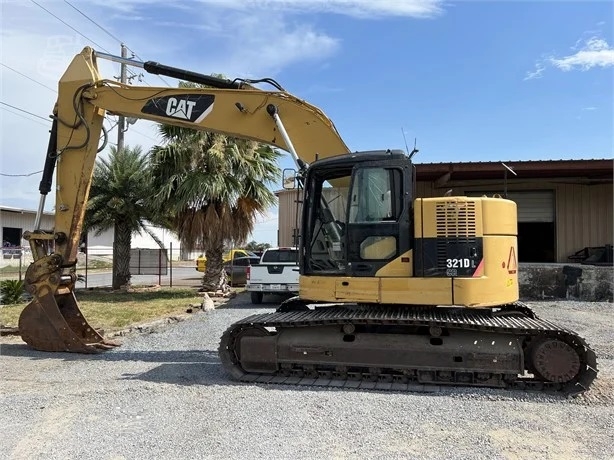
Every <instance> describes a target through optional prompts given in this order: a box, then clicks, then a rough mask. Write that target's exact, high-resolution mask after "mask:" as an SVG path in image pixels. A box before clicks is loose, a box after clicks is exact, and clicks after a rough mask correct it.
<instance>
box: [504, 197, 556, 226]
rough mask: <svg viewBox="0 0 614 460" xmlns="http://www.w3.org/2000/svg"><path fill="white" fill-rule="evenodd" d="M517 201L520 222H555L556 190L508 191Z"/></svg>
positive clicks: (510, 198)
mask: <svg viewBox="0 0 614 460" xmlns="http://www.w3.org/2000/svg"><path fill="white" fill-rule="evenodd" d="M507 198H508V199H509V200H513V201H515V202H516V207H517V209H518V222H554V192H553V191H550V190H548V191H539V192H508V194H507Z"/></svg>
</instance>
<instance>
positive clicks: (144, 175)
mask: <svg viewBox="0 0 614 460" xmlns="http://www.w3.org/2000/svg"><path fill="white" fill-rule="evenodd" d="M148 167H149V162H148V159H147V157H146V156H145V155H143V153H142V149H141V147H139V146H137V147H134V148H130V147H125V148H124V149H122V150H120V151H118V150H117V148H115V147H111V152H110V155H109V158H108V159H103V158H100V159H99V160H98V161H97V162H96V166H95V168H94V175H93V178H92V185H91V188H90V196H89V200H88V203H87V209H86V213H85V223H84V231H88V230H95V231H96V234H100V233H102V232H103V231H105V230H107V229H109V228H113V230H114V241H113V289H120V288H121V287H123V286H126V285H128V284H129V283H130V246H131V243H132V234H133V233H134V232H138V233H142V232H143V231H145V232H146V233H148V234H149V235H150V236H152V238H154V240H155V241H156V242H157V243H158V244H161V243H160V241H158V238H157V237H156V236H155V235H154V234H152V233H151V231H150V230H149V229H148V228H147V226H146V222H147V221H149V222H159V221H160V219H159V217H158V216H157V215H156V210H155V208H154V206H153V205H152V204H151V196H152V195H153V190H152V188H151V187H152V183H151V176H150V175H149V169H148Z"/></svg>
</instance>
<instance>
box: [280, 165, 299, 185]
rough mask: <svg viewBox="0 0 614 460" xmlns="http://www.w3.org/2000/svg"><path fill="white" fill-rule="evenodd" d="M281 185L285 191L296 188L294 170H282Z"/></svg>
mask: <svg viewBox="0 0 614 460" xmlns="http://www.w3.org/2000/svg"><path fill="white" fill-rule="evenodd" d="M282 185H283V188H284V189H286V190H294V189H295V188H296V169H292V168H287V169H284V170H283V176H282Z"/></svg>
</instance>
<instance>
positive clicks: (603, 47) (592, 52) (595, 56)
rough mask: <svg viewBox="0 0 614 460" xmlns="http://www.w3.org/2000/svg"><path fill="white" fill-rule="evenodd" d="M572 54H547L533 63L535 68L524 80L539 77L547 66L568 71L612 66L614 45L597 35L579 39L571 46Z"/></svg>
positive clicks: (613, 62)
mask: <svg viewBox="0 0 614 460" xmlns="http://www.w3.org/2000/svg"><path fill="white" fill-rule="evenodd" d="M571 49H572V50H573V51H575V53H574V54H570V55H568V56H563V57H555V56H549V57H545V58H542V59H540V60H539V61H537V62H536V63H535V69H534V70H532V71H528V72H527V73H526V74H525V78H524V79H525V80H534V79H537V78H541V77H542V76H543V73H544V72H545V70H546V68H547V67H554V68H556V69H559V70H562V71H563V72H569V71H572V70H580V71H587V70H590V69H593V68H597V67H601V68H606V67H612V66H614V47H613V46H612V45H610V44H609V43H608V42H607V41H606V40H605V39H603V38H600V37H599V36H591V37H590V38H587V39H580V40H578V41H577V42H576V44H575V45H574V46H572V47H571Z"/></svg>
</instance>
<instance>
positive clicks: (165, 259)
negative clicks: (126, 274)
mask: <svg viewBox="0 0 614 460" xmlns="http://www.w3.org/2000/svg"><path fill="white" fill-rule="evenodd" d="M171 251H172V249H170V248H169V249H132V250H131V254H130V272H131V280H130V282H131V284H132V285H134V286H152V285H159V286H163V287H178V286H181V287H199V286H200V285H201V284H202V277H203V273H201V272H199V271H197V270H196V261H194V260H178V259H179V257H178V256H177V255H175V254H174V253H173V256H171V253H172V252H171ZM32 262H33V258H32V253H31V251H30V248H28V247H4V248H2V258H1V259H0V279H15V280H23V279H25V274H26V270H27V269H28V266H29V265H30V264H31V263H32ZM112 272H113V256H112V255H92V254H87V253H82V252H80V253H79V254H78V256H77V267H76V273H77V276H78V281H77V285H76V288H77V289H80V288H85V289H88V288H95V287H102V288H104V287H109V288H110V287H111V286H112V283H113V275H112Z"/></svg>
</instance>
